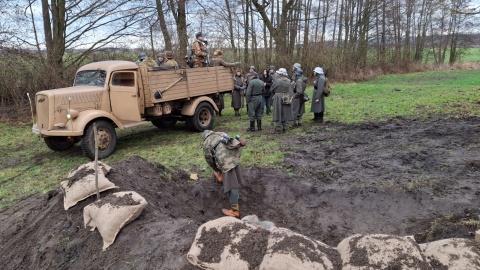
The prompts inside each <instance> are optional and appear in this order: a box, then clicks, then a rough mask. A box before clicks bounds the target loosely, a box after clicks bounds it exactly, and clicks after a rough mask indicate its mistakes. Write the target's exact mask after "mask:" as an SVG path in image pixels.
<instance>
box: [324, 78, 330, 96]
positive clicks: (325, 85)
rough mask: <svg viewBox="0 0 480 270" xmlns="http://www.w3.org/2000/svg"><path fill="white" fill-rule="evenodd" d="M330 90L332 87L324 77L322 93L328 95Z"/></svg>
mask: <svg viewBox="0 0 480 270" xmlns="http://www.w3.org/2000/svg"><path fill="white" fill-rule="evenodd" d="M331 92H332V87H331V86H330V82H329V81H328V79H327V77H325V84H324V85H323V95H325V96H326V97H328V96H329V95H330V93H331Z"/></svg>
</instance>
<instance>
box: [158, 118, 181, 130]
mask: <svg viewBox="0 0 480 270" xmlns="http://www.w3.org/2000/svg"><path fill="white" fill-rule="evenodd" d="M152 124H153V125H154V126H156V127H158V128H171V127H173V126H175V124H177V119H175V118H173V117H165V118H159V119H155V120H152Z"/></svg>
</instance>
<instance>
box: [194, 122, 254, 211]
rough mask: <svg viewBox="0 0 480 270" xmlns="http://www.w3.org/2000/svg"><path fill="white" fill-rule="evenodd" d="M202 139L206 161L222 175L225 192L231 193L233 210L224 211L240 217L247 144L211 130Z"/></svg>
mask: <svg viewBox="0 0 480 270" xmlns="http://www.w3.org/2000/svg"><path fill="white" fill-rule="evenodd" d="M202 137H203V155H204V157H205V160H206V161H207V163H208V165H209V166H210V167H211V168H212V169H213V170H214V171H216V172H221V173H222V176H223V177H222V178H223V179H222V183H223V192H224V193H230V194H229V200H230V204H231V210H230V211H228V210H226V211H224V210H225V209H224V210H222V211H223V212H224V214H226V215H233V216H236V217H238V216H239V213H238V211H239V205H238V197H239V191H238V189H239V187H240V182H242V175H241V172H240V157H241V155H242V150H243V148H244V146H245V143H243V144H242V143H240V141H239V140H237V139H234V138H230V137H229V136H228V134H226V133H223V132H214V131H211V130H205V131H204V132H203V133H202ZM228 138H230V139H228ZM226 212H229V214H227V213H226Z"/></svg>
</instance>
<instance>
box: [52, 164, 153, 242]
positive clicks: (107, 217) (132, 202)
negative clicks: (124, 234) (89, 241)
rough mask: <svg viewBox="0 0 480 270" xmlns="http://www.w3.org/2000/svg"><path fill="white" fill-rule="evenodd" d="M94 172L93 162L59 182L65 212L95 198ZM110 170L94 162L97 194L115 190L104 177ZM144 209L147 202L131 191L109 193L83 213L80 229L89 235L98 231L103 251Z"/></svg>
mask: <svg viewBox="0 0 480 270" xmlns="http://www.w3.org/2000/svg"><path fill="white" fill-rule="evenodd" d="M94 168H95V163H94V162H90V163H87V164H83V165H80V166H78V167H77V168H75V169H73V170H72V171H70V173H69V174H68V177H67V180H65V181H62V182H61V189H62V191H63V195H64V200H63V206H64V208H65V210H68V209H69V208H70V207H72V206H74V205H76V204H77V203H78V202H79V201H82V200H84V199H86V198H88V197H90V196H92V195H95V194H96V192H97V184H96V183H95V169H94ZM110 170H111V168H110V166H108V165H106V164H104V163H102V162H98V191H99V192H103V191H105V190H109V189H113V188H118V187H117V186H115V184H114V183H112V182H110V181H109V180H108V179H107V177H106V175H107V174H108V173H109V172H110ZM146 206H147V201H146V200H145V199H144V198H143V197H142V196H140V195H139V194H138V193H136V192H134V191H124V192H116V193H112V194H109V195H108V196H105V197H103V198H100V199H98V200H96V201H95V202H93V203H91V204H89V205H87V206H86V207H85V208H84V209H83V219H84V226H85V228H87V229H89V230H91V231H94V230H95V229H96V228H98V231H99V232H100V235H101V236H102V238H103V250H105V249H106V248H108V247H109V246H110V245H111V244H113V242H114V241H115V238H116V236H117V234H118V233H119V232H120V230H121V229H122V228H123V227H124V226H125V225H126V224H128V223H129V222H131V221H133V220H134V219H135V218H137V217H138V216H139V215H140V214H141V213H142V211H143V209H144V208H145V207H146Z"/></svg>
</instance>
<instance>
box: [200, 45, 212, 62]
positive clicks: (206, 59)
mask: <svg viewBox="0 0 480 270" xmlns="http://www.w3.org/2000/svg"><path fill="white" fill-rule="evenodd" d="M202 42H203V44H205V46H207V45H208V41H206V40H202ZM205 53H207V56H206V57H205V66H207V67H211V65H210V55H209V54H208V49H206V50H205Z"/></svg>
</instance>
